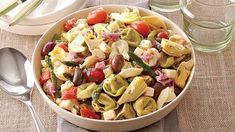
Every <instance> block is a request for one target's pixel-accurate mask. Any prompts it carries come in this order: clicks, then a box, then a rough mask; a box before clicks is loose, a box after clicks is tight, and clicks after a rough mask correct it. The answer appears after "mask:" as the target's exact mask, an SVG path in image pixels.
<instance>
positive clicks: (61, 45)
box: [59, 43, 69, 52]
mask: <svg viewBox="0 0 235 132" xmlns="http://www.w3.org/2000/svg"><path fill="white" fill-rule="evenodd" d="M59 47H60V48H62V49H63V50H64V51H65V52H69V50H68V46H67V44H66V43H62V44H59Z"/></svg>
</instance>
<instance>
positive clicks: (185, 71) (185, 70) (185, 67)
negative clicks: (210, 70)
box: [175, 59, 193, 89]
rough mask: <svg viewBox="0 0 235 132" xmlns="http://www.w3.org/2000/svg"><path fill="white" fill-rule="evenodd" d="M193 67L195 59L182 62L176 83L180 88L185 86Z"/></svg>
mask: <svg viewBox="0 0 235 132" xmlns="http://www.w3.org/2000/svg"><path fill="white" fill-rule="evenodd" d="M192 67H193V60H192V59H191V60H189V61H187V62H181V63H180V65H179V67H178V69H177V76H176V78H175V84H176V85H177V86H179V87H180V88H182V89H183V88H184V86H185V84H186V81H187V79H188V77H189V75H190V73H191V69H192Z"/></svg>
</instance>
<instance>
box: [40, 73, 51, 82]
mask: <svg viewBox="0 0 235 132" xmlns="http://www.w3.org/2000/svg"><path fill="white" fill-rule="evenodd" d="M49 79H50V71H49V70H47V71H43V72H42V74H41V77H40V79H39V82H40V84H41V85H43V84H44V83H46V81H47V80H49Z"/></svg>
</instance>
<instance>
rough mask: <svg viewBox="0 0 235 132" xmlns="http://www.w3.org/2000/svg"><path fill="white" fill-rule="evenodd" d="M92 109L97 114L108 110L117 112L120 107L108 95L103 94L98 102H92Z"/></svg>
mask: <svg viewBox="0 0 235 132" xmlns="http://www.w3.org/2000/svg"><path fill="white" fill-rule="evenodd" d="M92 107H93V108H94V109H95V111H96V112H105V111H108V110H116V109H117V108H118V107H119V105H118V104H117V102H116V101H115V100H113V99H112V98H111V97H109V96H108V95H107V94H105V93H101V94H100V96H99V98H98V99H97V100H92Z"/></svg>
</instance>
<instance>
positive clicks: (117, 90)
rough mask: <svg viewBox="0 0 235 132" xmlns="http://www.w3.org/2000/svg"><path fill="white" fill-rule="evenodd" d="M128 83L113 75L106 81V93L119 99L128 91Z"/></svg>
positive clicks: (104, 86) (104, 85) (104, 87)
mask: <svg viewBox="0 0 235 132" xmlns="http://www.w3.org/2000/svg"><path fill="white" fill-rule="evenodd" d="M127 86H128V83H127V82H126V80H124V79H123V78H122V77H120V76H119V75H111V76H109V77H108V78H107V79H105V80H104V84H103V89H104V91H105V92H106V93H107V94H108V95H110V96H113V97H117V96H120V95H122V94H123V92H124V91H125V90H126V88H127Z"/></svg>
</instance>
